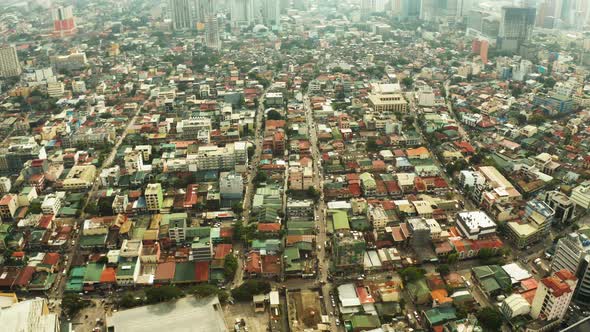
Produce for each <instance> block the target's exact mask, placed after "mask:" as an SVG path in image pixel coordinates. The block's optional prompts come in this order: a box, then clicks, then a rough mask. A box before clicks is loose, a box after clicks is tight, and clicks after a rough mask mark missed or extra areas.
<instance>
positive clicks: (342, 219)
mask: <svg viewBox="0 0 590 332" xmlns="http://www.w3.org/2000/svg"><path fill="white" fill-rule="evenodd" d="M329 212H331V213H332V221H333V224H334V225H333V226H334V230H340V229H350V224H349V223H348V214H347V213H346V211H329Z"/></svg>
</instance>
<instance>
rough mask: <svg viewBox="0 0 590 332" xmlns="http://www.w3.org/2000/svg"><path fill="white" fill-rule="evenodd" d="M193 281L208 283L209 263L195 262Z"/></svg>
mask: <svg viewBox="0 0 590 332" xmlns="http://www.w3.org/2000/svg"><path fill="white" fill-rule="evenodd" d="M195 279H196V280H197V281H199V282H207V281H209V262H197V263H196V264H195Z"/></svg>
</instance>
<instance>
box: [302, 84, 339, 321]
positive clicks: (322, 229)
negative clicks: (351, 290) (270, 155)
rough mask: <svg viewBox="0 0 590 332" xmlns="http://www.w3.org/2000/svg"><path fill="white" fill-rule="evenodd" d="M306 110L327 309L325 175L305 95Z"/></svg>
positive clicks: (329, 286)
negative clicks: (316, 191)
mask: <svg viewBox="0 0 590 332" xmlns="http://www.w3.org/2000/svg"><path fill="white" fill-rule="evenodd" d="M303 103H304V109H305V117H306V119H307V123H308V131H309V141H310V143H311V150H312V156H313V183H314V186H315V188H316V189H317V190H318V191H319V192H320V199H319V201H318V203H317V204H316V208H315V214H316V216H317V217H318V219H317V226H318V234H317V236H316V243H317V244H318V246H319V250H318V251H316V253H317V258H318V264H319V275H318V279H319V280H320V284H321V285H322V294H323V296H324V298H323V300H324V305H325V308H326V309H329V308H332V302H331V299H330V296H329V294H330V291H331V290H332V284H331V283H330V282H328V268H329V266H330V259H329V257H326V245H325V244H326V240H327V236H326V219H325V217H326V215H325V213H324V211H325V201H324V187H323V178H322V177H323V175H322V174H323V173H322V169H321V168H320V165H321V158H320V157H321V155H320V151H319V146H318V139H317V126H316V124H315V120H314V118H313V113H312V109H311V104H310V100H309V96H307V95H305V96H304V98H303ZM337 318H338V317H336V316H330V324H331V326H332V327H331V329H332V331H338V330H339V328H338V326H336V319H337Z"/></svg>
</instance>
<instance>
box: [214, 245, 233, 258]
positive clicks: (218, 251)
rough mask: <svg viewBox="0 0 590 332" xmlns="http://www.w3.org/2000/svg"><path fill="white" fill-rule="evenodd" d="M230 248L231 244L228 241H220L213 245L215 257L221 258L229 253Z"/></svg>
mask: <svg viewBox="0 0 590 332" xmlns="http://www.w3.org/2000/svg"><path fill="white" fill-rule="evenodd" d="M231 250H232V245H231V244H228V243H221V244H218V245H216V246H215V249H214V251H215V259H223V258H225V256H227V255H229V253H230V252H231Z"/></svg>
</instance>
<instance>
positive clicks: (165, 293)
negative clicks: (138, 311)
mask: <svg viewBox="0 0 590 332" xmlns="http://www.w3.org/2000/svg"><path fill="white" fill-rule="evenodd" d="M181 296H182V290H180V288H178V287H176V286H162V287H159V288H148V289H146V291H145V297H146V302H147V303H159V302H165V301H169V300H173V299H177V298H179V297H181Z"/></svg>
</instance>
